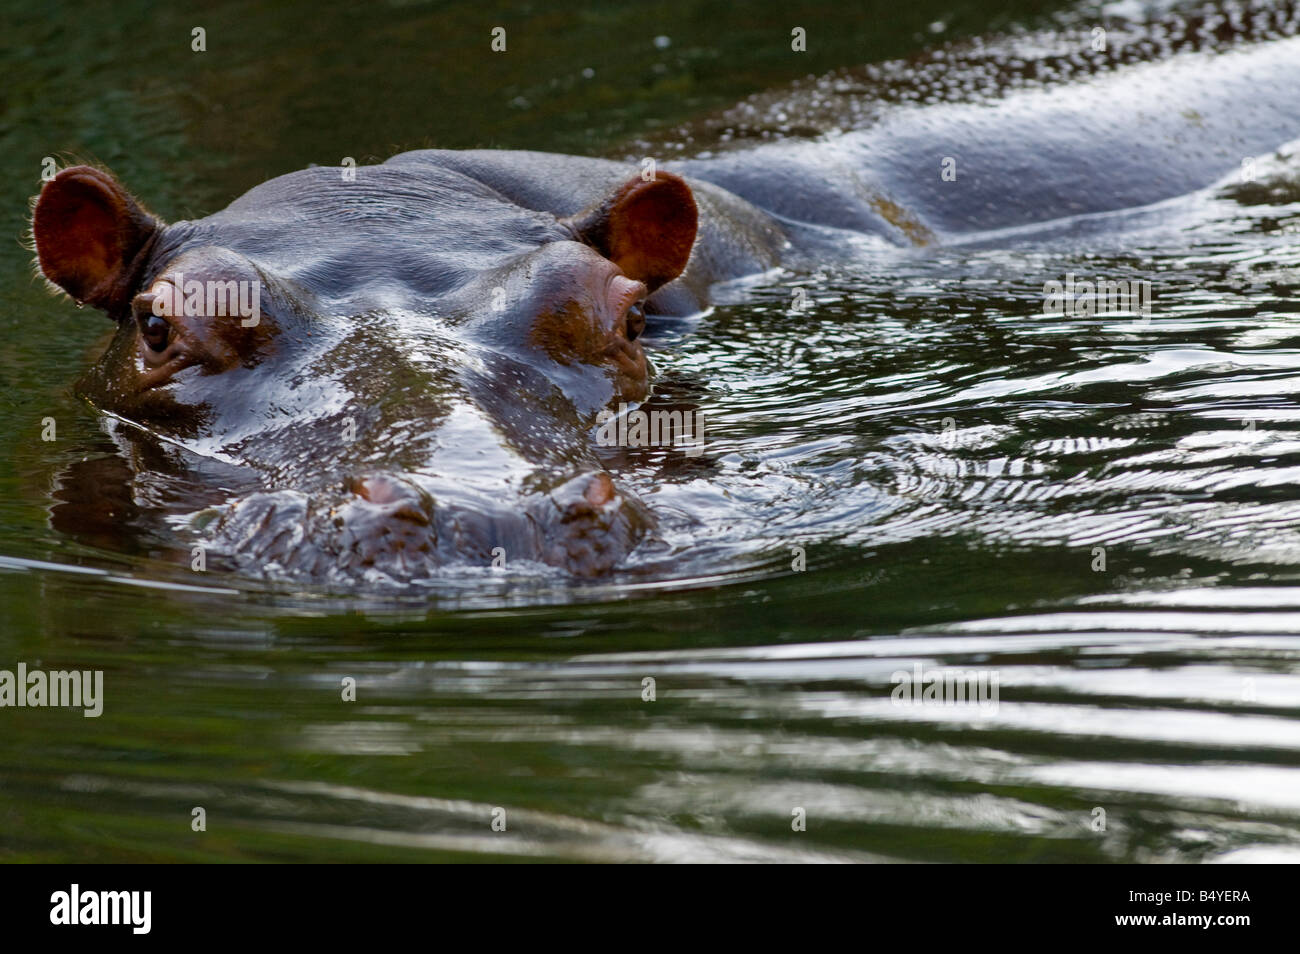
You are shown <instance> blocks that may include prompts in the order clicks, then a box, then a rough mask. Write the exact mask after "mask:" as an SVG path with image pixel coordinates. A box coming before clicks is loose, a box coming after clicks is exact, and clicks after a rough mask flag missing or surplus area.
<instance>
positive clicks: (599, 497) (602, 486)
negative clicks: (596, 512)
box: [582, 474, 614, 507]
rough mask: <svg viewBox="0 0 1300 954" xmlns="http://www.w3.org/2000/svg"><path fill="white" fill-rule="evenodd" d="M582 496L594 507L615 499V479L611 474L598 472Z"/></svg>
mask: <svg viewBox="0 0 1300 954" xmlns="http://www.w3.org/2000/svg"><path fill="white" fill-rule="evenodd" d="M582 496H583V497H585V498H586V500H587V502H588V503H589V504H591V505H592V506H593V507H602V506H604V505H605V504H607V503H609V502H610V501H611V500H613V499H614V481H612V480H610V479H609V474H596V475H595V476H594V477H592V478H591V481H590V483H588V484H587V487H586V489H585V490H584V491H583V492H582Z"/></svg>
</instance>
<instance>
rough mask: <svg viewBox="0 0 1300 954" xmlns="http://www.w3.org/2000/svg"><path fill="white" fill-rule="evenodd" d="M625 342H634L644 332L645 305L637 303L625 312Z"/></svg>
mask: <svg viewBox="0 0 1300 954" xmlns="http://www.w3.org/2000/svg"><path fill="white" fill-rule="evenodd" d="M626 327H627V340H628V341H636V339H637V338H639V337H641V332H643V331H645V305H644V303H643V302H637V303H636V304H635V305H633V306H632V307H631V308H629V309H628V310H627V325H626Z"/></svg>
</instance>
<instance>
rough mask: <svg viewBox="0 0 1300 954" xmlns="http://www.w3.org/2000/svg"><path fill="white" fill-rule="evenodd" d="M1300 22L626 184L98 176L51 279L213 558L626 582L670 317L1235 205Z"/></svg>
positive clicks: (781, 106)
mask: <svg viewBox="0 0 1300 954" xmlns="http://www.w3.org/2000/svg"><path fill="white" fill-rule="evenodd" d="M1233 9H1235V8H1233ZM1296 32H1297V23H1296V14H1295V10H1294V8H1293V7H1291V6H1284V7H1278V8H1273V9H1270V10H1267V11H1265V12H1264V13H1263V14H1261V15H1254V14H1252V15H1249V16H1244V17H1242V16H1237V17H1236V19H1235V20H1234V18H1233V16H1232V15H1231V14H1230V13H1228V14H1223V15H1216V14H1212V13H1201V14H1198V15H1196V16H1194V17H1190V18H1188V17H1167V18H1165V19H1163V20H1159V21H1155V22H1153V23H1151V24H1148V25H1146V26H1144V27H1132V26H1129V27H1125V28H1118V27H1117V28H1114V29H1113V30H1112V31H1111V33H1110V39H1109V44H1108V45H1106V47H1105V48H1104V49H1100V50H1099V49H1097V48H1096V46H1095V44H1094V43H1092V42H1091V38H1092V34H1090V33H1086V32H1084V33H1079V34H1053V35H1049V36H1036V37H1011V38H1007V39H1005V40H1001V41H996V42H987V43H986V42H976V43H974V44H967V45H965V46H960V45H958V46H952V47H949V48H946V49H945V50H941V51H935V52H927V53H924V54H921V55H920V56H919V57H918V58H917V59H915V60H912V61H908V62H903V63H895V64H885V65H884V66H878V67H869V68H864V69H862V70H857V71H844V72H841V73H838V74H834V75H832V76H830V77H825V78H822V79H820V80H813V81H809V82H808V83H804V84H802V85H796V87H794V88H793V89H790V90H786V91H784V92H782V93H779V94H765V95H763V96H759V97H756V98H754V99H752V100H750V101H747V103H744V104H741V106H739V107H736V108H735V109H733V110H729V111H727V112H725V113H723V114H720V115H719V116H715V117H709V118H706V119H705V120H703V121H701V122H700V123H698V124H695V125H694V126H692V127H689V128H687V129H684V130H679V131H677V132H676V134H675V135H676V140H675V141H669V142H665V143H660V144H658V145H655V146H654V147H653V148H655V149H656V154H653V155H648V156H645V155H643V156H635V157H632V158H631V159H629V160H628V161H618V160H614V159H604V158H588V157H579V156H566V155H553V154H546V153H538V152H524V151H508V150H469V151H448V150H436V149H433V150H420V151H414V152H405V153H401V154H398V155H395V156H393V157H391V158H389V159H388V160H387V161H385V162H382V163H379V164H376V165H369V166H361V167H356V168H342V169H341V168H334V167H312V168H308V169H302V170H298V171H294V172H290V173H288V174H285V175H282V176H279V177H278V178H275V179H272V180H270V181H268V182H266V183H264V184H262V185H259V186H257V187H255V188H253V189H252V190H251V191H249V192H247V193H246V194H244V195H243V196H241V197H239V198H237V199H235V200H234V201H233V202H232V203H231V204H230V205H229V206H227V207H226V208H225V209H223V210H221V211H219V212H217V213H215V214H212V215H209V216H207V217H205V218H201V219H197V220H194V221H180V222H173V223H170V224H169V223H165V222H163V221H162V220H161V219H160V218H159V217H157V216H156V215H153V214H151V213H150V212H149V211H148V210H147V209H146V208H145V206H144V205H143V204H142V203H141V202H140V201H138V200H137V199H136V198H134V197H133V196H132V195H131V193H130V192H128V191H127V189H126V188H125V187H124V186H123V185H121V184H120V183H119V182H118V181H117V180H116V179H115V178H114V177H113V176H112V175H111V174H110V173H109V172H108V171H106V170H104V169H102V168H98V167H94V166H87V165H77V166H72V167H69V168H65V169H62V170H61V171H59V172H58V173H57V174H56V175H54V176H53V177H52V178H51V179H50V180H49V181H48V182H46V183H45V185H44V186H43V188H42V190H41V192H40V195H39V197H38V198H37V200H36V202H35V205H34V212H33V217H32V237H33V239H34V244H35V249H36V253H37V261H38V265H39V269H40V272H41V274H42V275H43V276H44V278H45V279H46V280H48V282H49V283H50V284H51V286H52V287H53V288H55V289H56V290H58V291H59V292H61V293H66V294H67V295H68V296H70V297H71V298H72V299H73V300H75V301H76V302H77V303H78V304H83V305H91V306H93V307H94V308H96V309H99V310H101V311H103V312H104V313H106V314H107V316H108V318H109V319H111V321H112V322H114V323H115V327H116V330H115V333H114V335H113V337H112V340H111V342H110V343H109V344H108V346H107V348H106V350H105V351H104V352H103V354H102V356H101V357H100V358H99V359H98V361H97V362H96V363H95V364H94V366H93V367H92V368H91V369H90V370H89V371H88V372H86V373H85V375H84V376H83V377H82V378H81V379H80V381H79V382H78V384H77V386H76V390H77V393H78V394H79V395H80V396H81V397H83V398H84V399H85V400H86V401H88V402H89V403H90V404H91V405H93V406H94V407H95V408H97V409H98V410H99V411H100V412H102V413H103V414H104V415H105V417H106V419H108V420H110V421H111V422H112V426H113V427H115V428H118V429H119V430H122V431H125V432H128V433H129V434H131V435H132V438H131V439H132V440H133V441H135V442H138V443H139V444H140V445H141V446H142V447H143V448H144V449H143V450H141V451H139V453H138V454H137V455H136V464H135V466H136V468H137V470H147V469H162V468H165V467H167V466H175V460H176V458H177V457H178V456H181V457H184V458H185V459H186V460H187V461H189V462H190V463H189V464H188V465H187V466H188V468H189V471H188V472H189V473H190V474H198V475H199V476H198V477H197V478H195V479H196V480H197V481H198V483H200V484H202V485H203V489H204V492H203V493H202V494H199V495H198V496H197V497H195V498H194V499H191V500H188V501H187V506H178V507H176V508H175V509H177V510H178V511H180V516H182V517H184V518H185V519H184V520H182V521H180V522H176V523H174V524H173V526H174V528H178V529H177V532H179V533H182V534H185V535H187V539H190V540H193V541H195V542H196V543H197V544H198V545H200V546H202V547H203V548H206V552H211V553H213V554H215V555H218V556H219V557H220V558H221V559H223V560H225V561H227V562H228V563H229V564H230V565H231V566H233V567H234V568H236V569H237V570H239V571H240V572H244V573H250V574H253V575H259V576H264V577H269V578H290V579H297V580H306V581H317V582H325V583H337V584H349V583H361V584H363V585H397V586H406V585H410V584H413V583H419V582H423V581H429V580H434V579H437V578H438V577H439V575H440V574H444V573H447V572H450V571H451V570H452V569H453V568H456V567H486V566H490V565H498V566H499V565H501V563H502V562H503V561H504V560H509V561H511V562H512V564H516V565H517V564H519V563H522V564H526V565H535V566H538V567H542V568H553V570H554V571H555V572H559V573H562V574H567V575H571V576H573V577H578V578H582V577H586V578H591V577H600V576H604V575H607V574H609V573H611V572H613V571H615V570H617V569H618V568H620V567H621V566H624V565H625V564H626V562H627V561H628V560H629V558H630V556H631V555H632V554H633V553H634V551H636V550H637V548H638V547H643V546H647V545H650V544H651V543H652V541H653V540H654V537H655V527H656V522H657V517H656V515H655V514H654V513H653V512H652V511H651V509H650V508H649V507H647V506H646V504H645V503H644V502H643V501H642V500H640V499H639V498H638V496H637V495H636V494H635V493H634V492H633V491H632V490H631V489H630V488H629V487H628V486H627V485H626V484H625V482H624V481H622V480H621V479H620V477H619V475H618V474H616V473H611V472H610V469H609V468H608V467H607V466H606V464H605V463H604V462H603V459H602V457H601V455H600V454H599V453H598V448H597V447H596V446H595V442H594V440H593V431H594V429H595V428H596V427H597V426H598V422H599V421H600V420H602V416H604V418H607V417H608V414H609V412H610V409H611V408H617V407H620V406H622V407H635V406H637V405H638V404H639V403H640V402H644V401H645V400H646V399H647V397H648V396H649V395H650V394H651V391H652V387H653V381H654V375H655V371H654V368H653V366H652V364H651V360H650V357H649V356H648V355H647V353H646V350H645V347H644V340H643V336H644V334H645V332H646V327H647V322H653V321H658V320H661V319H663V318H664V317H667V316H690V315H694V314H697V313H699V312H701V311H702V310H704V309H706V308H707V307H708V306H709V304H710V301H711V296H712V295H713V293H714V290H715V289H717V288H718V287H719V285H720V284H721V283H726V282H733V281H734V280H736V279H741V278H745V277H746V276H754V275H759V274H762V273H764V272H768V271H770V270H773V269H778V268H783V269H789V270H794V271H798V270H801V269H812V268H817V267H822V266H824V265H825V264H826V263H828V262H836V261H843V260H854V259H860V258H861V257H863V256H869V255H871V254H872V250H873V249H879V248H881V247H883V246H906V247H916V248H918V249H921V250H924V249H925V248H927V247H930V246H943V245H945V244H951V243H956V242H968V241H974V240H979V241H996V240H997V236H999V235H1005V234H1008V233H1016V234H1020V233H1021V232H1023V231H1024V230H1025V229H1027V228H1035V227H1037V228H1056V229H1062V228H1067V229H1069V228H1083V227H1086V224H1087V222H1089V221H1092V220H1095V219H1096V218H1097V217H1098V216H1105V215H1108V214H1111V213H1115V212H1118V211H1121V210H1127V209H1134V208H1138V207H1145V206H1151V205H1152V204H1154V203H1159V202H1161V201H1163V200H1166V199H1170V198H1173V197H1176V196H1180V195H1184V194H1187V193H1190V192H1193V191H1195V190H1199V189H1203V188H1206V187H1209V186H1212V185H1214V184H1215V183H1216V182H1219V181H1220V180H1222V179H1224V177H1225V176H1228V175H1230V174H1231V173H1232V172H1233V171H1234V170H1235V169H1237V168H1238V167H1239V166H1240V164H1241V163H1242V161H1243V159H1244V158H1246V157H1253V156H1257V155H1263V154H1265V153H1268V152H1271V151H1273V150H1275V149H1277V148H1278V147H1279V146H1281V145H1283V144H1285V143H1287V142H1289V141H1290V140H1292V139H1294V138H1296V137H1297V136H1300V109H1298V108H1297V106H1296V99H1295V91H1296V90H1297V89H1298V88H1300V39H1297V38H1296V35H1295V34H1296ZM936 64H938V65H936ZM790 116H798V117H800V120H799V123H798V124H795V123H792V122H791V121H790V120H789V117H790ZM796 125H798V128H793V127H794V126H796ZM649 148H651V146H649V145H647V146H646V149H647V150H648V149H649ZM169 461H170V462H171V463H168V462H169ZM137 476H138V475H137ZM127 479H130V476H129V474H117V475H116V476H115V477H108V478H105V476H104V475H103V474H98V475H96V476H95V477H94V479H92V480H88V481H86V483H87V484H97V485H99V490H98V491H96V492H104V490H103V485H104V484H105V483H106V482H110V483H111V482H112V481H113V480H117V481H122V480H127ZM125 496H126V497H127V498H133V497H138V496H139V492H138V491H137V492H129V493H127V494H126V495H125ZM200 499H201V503H202V505H201V506H199V505H195V503H194V500H200ZM125 503H128V504H129V503H130V499H128V500H126V501H125Z"/></svg>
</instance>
